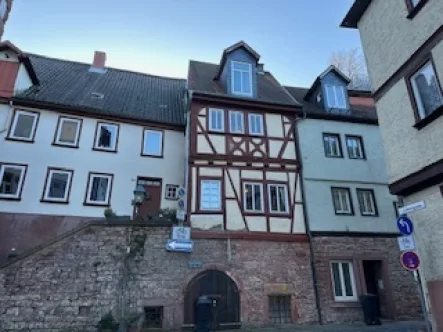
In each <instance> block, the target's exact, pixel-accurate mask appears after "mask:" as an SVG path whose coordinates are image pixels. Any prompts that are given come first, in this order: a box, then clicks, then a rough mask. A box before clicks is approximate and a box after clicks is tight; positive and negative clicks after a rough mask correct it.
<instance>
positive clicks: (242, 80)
mask: <svg viewBox="0 0 443 332" xmlns="http://www.w3.org/2000/svg"><path fill="white" fill-rule="evenodd" d="M231 91H232V93H233V94H236V95H244V96H252V65H251V64H250V63H247V62H239V61H232V62H231Z"/></svg>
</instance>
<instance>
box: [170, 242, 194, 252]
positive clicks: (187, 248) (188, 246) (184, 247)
mask: <svg viewBox="0 0 443 332" xmlns="http://www.w3.org/2000/svg"><path fill="white" fill-rule="evenodd" d="M192 249H194V242H192V241H191V240H168V242H167V243H166V250H167V251H176V252H192Z"/></svg>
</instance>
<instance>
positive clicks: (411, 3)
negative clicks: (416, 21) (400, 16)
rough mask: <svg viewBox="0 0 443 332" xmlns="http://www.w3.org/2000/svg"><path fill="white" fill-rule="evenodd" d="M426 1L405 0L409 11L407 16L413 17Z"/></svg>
mask: <svg viewBox="0 0 443 332" xmlns="http://www.w3.org/2000/svg"><path fill="white" fill-rule="evenodd" d="M427 2H428V0H406V6H407V7H408V11H409V14H408V16H407V18H409V19H413V18H414V17H415V16H416V15H417V14H418V12H419V11H420V10H421V9H422V8H423V7H424V5H425V4H426V3H427Z"/></svg>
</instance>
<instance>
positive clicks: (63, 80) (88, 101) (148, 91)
mask: <svg viewBox="0 0 443 332" xmlns="http://www.w3.org/2000/svg"><path fill="white" fill-rule="evenodd" d="M29 59H30V60H31V63H32V65H33V67H34V69H35V72H36V73H37V76H38V79H39V81H40V85H37V86H33V87H31V88H29V89H28V90H25V91H23V92H21V93H20V94H18V95H16V98H15V100H18V101H27V102H37V103H40V104H49V105H51V106H55V107H56V106H61V107H66V108H69V109H73V110H78V111H80V112H84V114H85V116H87V115H88V113H90V114H102V115H110V116H116V117H123V118H128V119H135V120H142V121H152V122H156V123H162V124H169V125H179V126H182V125H184V124H185V105H184V103H183V98H184V95H185V90H186V80H184V79H174V78H166V77H160V76H153V75H148V74H142V73H136V72H131V71H125V70H120V69H113V68H108V69H107V71H106V73H104V74H100V73H95V72H89V68H90V65H89V64H85V63H79V62H73V61H67V60H60V59H53V58H49V57H45V56H40V55H35V54H30V55H29ZM93 93H98V94H103V98H94V97H93Z"/></svg>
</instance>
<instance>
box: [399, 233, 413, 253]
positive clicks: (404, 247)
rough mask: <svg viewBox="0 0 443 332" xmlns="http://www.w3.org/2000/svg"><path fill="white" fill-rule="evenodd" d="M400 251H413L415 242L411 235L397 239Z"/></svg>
mask: <svg viewBox="0 0 443 332" xmlns="http://www.w3.org/2000/svg"><path fill="white" fill-rule="evenodd" d="M397 241H398V246H399V247H400V251H402V252H403V251H410V250H415V240H414V237H413V236H412V235H405V236H400V237H398V238H397Z"/></svg>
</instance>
